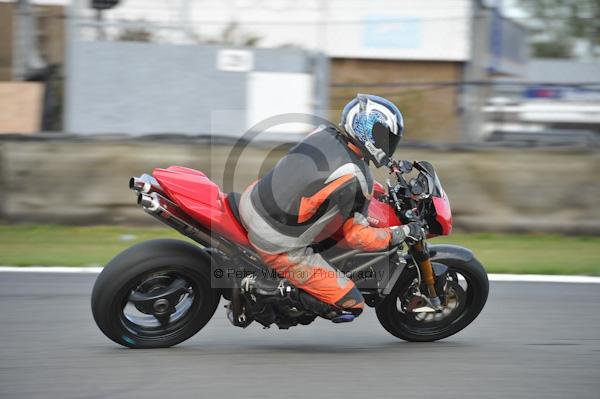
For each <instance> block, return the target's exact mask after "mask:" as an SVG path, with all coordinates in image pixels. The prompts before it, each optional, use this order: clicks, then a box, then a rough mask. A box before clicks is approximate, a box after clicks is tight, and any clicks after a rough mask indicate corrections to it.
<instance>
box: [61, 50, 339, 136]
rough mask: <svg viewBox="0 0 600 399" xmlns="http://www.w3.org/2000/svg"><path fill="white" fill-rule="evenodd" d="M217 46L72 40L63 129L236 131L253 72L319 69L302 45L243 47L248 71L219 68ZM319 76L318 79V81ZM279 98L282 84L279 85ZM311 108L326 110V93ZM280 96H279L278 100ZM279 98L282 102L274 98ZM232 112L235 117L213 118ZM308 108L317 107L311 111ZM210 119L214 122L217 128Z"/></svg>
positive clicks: (241, 125) (101, 131)
mask: <svg viewBox="0 0 600 399" xmlns="http://www.w3.org/2000/svg"><path fill="white" fill-rule="evenodd" d="M222 49H223V47H220V46H208V45H172V44H158V43H136V42H108V41H106V42H80V41H73V42H72V44H71V47H70V50H71V57H69V60H70V63H69V65H68V75H67V78H68V82H67V104H66V105H67V109H66V114H65V117H66V130H67V131H68V132H70V133H76V134H115V133H126V134H130V135H135V134H138V135H139V134H153V133H182V134H210V133H213V134H219V135H238V136H239V135H241V134H242V133H243V132H244V131H245V130H246V128H247V127H248V126H246V114H245V110H247V109H248V108H249V104H248V95H249V93H248V86H247V78H248V74H249V73H251V72H284V73H305V74H317V75H319V77H320V74H322V72H321V73H320V74H318V73H316V72H315V69H316V68H326V65H323V64H322V62H316V61H315V59H316V58H319V57H322V56H319V55H317V54H315V53H311V52H307V51H305V50H301V49H247V50H248V51H249V52H251V53H252V54H253V60H254V61H253V65H252V66H251V67H250V68H251V69H250V70H247V71H246V70H244V71H231V70H222V69H219V68H217V56H218V52H219V51H220V50H222ZM317 80H318V81H321V80H322V79H317ZM287 94H288V95H289V93H287ZM280 95H281V96H282V98H283V99H285V96H286V89H285V87H282V88H281V93H280ZM316 95H317V96H319V98H317V100H316V101H315V102H314V103H313V104H314V105H317V106H321V107H325V106H326V105H327V101H326V100H325V98H326V95H327V93H325V92H322V91H316ZM275 101H277V99H275ZM282 102H284V101H282V100H280V101H279V103H282ZM219 111H232V112H233V113H234V114H235V117H231V118H216V120H215V118H212V117H211V116H212V115H214V114H213V113H214V112H219ZM311 112H316V113H317V114H318V113H319V112H320V110H319V109H316V108H312V109H311ZM214 122H218V123H217V124H216V125H215V123H214Z"/></svg>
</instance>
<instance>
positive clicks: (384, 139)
mask: <svg viewBox="0 0 600 399" xmlns="http://www.w3.org/2000/svg"><path fill="white" fill-rule="evenodd" d="M373 141H374V143H373V144H375V147H377V148H381V149H382V150H383V152H385V154H386V155H387V156H388V158H389V157H391V156H392V155H393V154H394V151H396V147H398V143H399V142H400V135H398V134H394V133H392V131H391V130H390V129H389V128H388V127H387V126H385V125H384V124H383V123H381V122H377V123H375V124H374V125H373Z"/></svg>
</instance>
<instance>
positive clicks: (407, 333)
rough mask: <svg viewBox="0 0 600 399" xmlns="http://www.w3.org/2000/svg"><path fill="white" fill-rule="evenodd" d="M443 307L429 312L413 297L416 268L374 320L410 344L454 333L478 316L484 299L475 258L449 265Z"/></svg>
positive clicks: (480, 270) (484, 287)
mask: <svg viewBox="0 0 600 399" xmlns="http://www.w3.org/2000/svg"><path fill="white" fill-rule="evenodd" d="M445 266H447V267H448V273H447V280H448V281H447V284H446V290H445V301H444V306H443V308H442V309H441V310H440V311H437V312H431V311H430V310H431V309H430V308H428V307H427V306H424V305H425V304H424V303H422V301H421V302H420V299H419V298H418V297H417V296H415V295H414V294H415V286H418V283H417V282H418V279H417V277H418V275H417V272H416V268H415V267H413V268H411V269H408V270H407V271H406V273H405V276H404V277H403V278H402V280H401V281H400V282H399V283H398V284H397V285H396V287H395V288H394V289H393V290H392V292H391V293H390V294H389V295H388V297H387V298H386V299H385V300H384V301H383V302H382V303H381V304H379V305H378V306H377V308H376V313H377V318H378V319H379V322H380V323H381V325H382V326H383V327H384V328H385V329H386V330H387V331H388V332H389V333H390V334H392V335H394V336H396V337H398V338H400V339H403V340H406V341H413V342H431V341H437V340H440V339H443V338H446V337H449V336H451V335H454V334H456V333H457V332H459V331H461V330H462V329H463V328H465V327H466V326H468V325H469V324H470V323H471V322H472V321H473V320H475V318H476V317H477V316H478V315H479V313H480V312H481V310H482V309H483V306H484V305H485V303H486V301H487V297H488V291H489V282H488V278H487V274H486V272H485V270H484V268H483V266H482V265H481V263H479V261H477V259H475V258H472V259H471V260H469V261H468V262H449V263H448V264H445Z"/></svg>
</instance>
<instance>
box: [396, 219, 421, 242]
mask: <svg viewBox="0 0 600 399" xmlns="http://www.w3.org/2000/svg"><path fill="white" fill-rule="evenodd" d="M390 232H391V234H392V239H391V245H392V246H393V245H398V244H400V243H402V242H404V241H406V242H407V243H409V244H412V243H415V242H418V241H421V240H423V238H425V230H423V228H422V227H421V226H420V225H419V224H418V223H415V222H410V223H409V224H405V225H403V226H394V227H391V228H390Z"/></svg>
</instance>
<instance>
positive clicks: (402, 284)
mask: <svg viewBox="0 0 600 399" xmlns="http://www.w3.org/2000/svg"><path fill="white" fill-rule="evenodd" d="M434 262H435V263H441V264H443V265H445V266H447V267H448V268H449V269H451V270H455V271H457V272H459V273H460V274H463V275H464V276H465V278H467V277H468V279H469V282H470V284H469V289H472V290H473V292H472V302H471V303H470V306H469V307H468V309H466V310H465V311H464V312H463V314H461V315H460V316H458V318H457V320H456V321H453V322H452V324H451V325H450V326H449V327H446V328H443V329H442V330H441V331H440V332H439V333H437V334H424V335H421V334H415V333H414V332H413V331H410V330H408V329H407V328H406V327H405V326H404V324H403V323H401V322H400V321H399V320H398V310H397V308H396V300H397V298H398V295H399V294H400V293H401V291H402V290H404V289H406V288H407V285H408V284H410V281H412V279H414V277H415V275H416V273H415V272H409V273H407V274H406V275H405V276H403V277H401V279H402V280H400V281H398V282H397V283H396V286H395V287H394V289H393V290H392V291H391V293H390V294H389V295H388V297H387V298H386V299H385V300H384V301H383V302H382V303H381V304H380V305H379V306H377V308H376V313H377V318H378V319H379V321H380V323H381V325H382V326H383V327H384V328H385V329H386V330H387V331H388V332H389V333H390V334H392V335H394V336H396V337H398V338H400V339H403V340H406V341H412V342H431V341H437V340H440V339H444V338H447V337H449V336H451V335H454V334H456V333H458V332H459V331H461V330H463V329H464V328H465V327H467V326H468V325H469V324H471V323H472V322H473V320H475V318H477V316H478V315H479V313H480V312H481V310H482V309H483V307H484V306H485V303H486V301H487V297H488V292H489V282H488V278H487V273H486V272H485V270H484V268H483V266H482V265H481V264H480V263H479V261H477V259H475V258H473V259H471V260H470V261H467V262H462V261H457V260H434ZM413 270H414V269H413Z"/></svg>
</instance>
